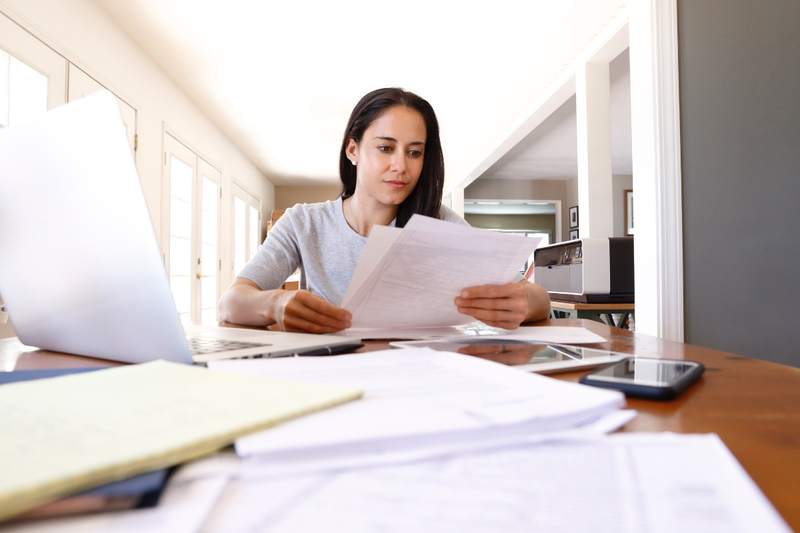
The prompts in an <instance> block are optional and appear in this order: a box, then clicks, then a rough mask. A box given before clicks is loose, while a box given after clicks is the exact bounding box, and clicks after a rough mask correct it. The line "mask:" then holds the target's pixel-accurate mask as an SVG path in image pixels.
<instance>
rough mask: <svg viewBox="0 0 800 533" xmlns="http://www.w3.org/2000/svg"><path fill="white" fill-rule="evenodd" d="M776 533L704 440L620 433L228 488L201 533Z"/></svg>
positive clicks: (739, 475)
mask: <svg viewBox="0 0 800 533" xmlns="http://www.w3.org/2000/svg"><path fill="white" fill-rule="evenodd" d="M331 527H334V529H336V530H337V531H348V532H350V533H356V532H362V531H363V532H372V531H381V532H384V533H392V532H395V531H396V532H402V533H406V532H408V531H426V532H440V531H441V532H447V533H449V532H453V531H458V532H460V533H469V532H496V531H502V532H504V533H514V532H525V533H528V532H530V531H547V532H550V533H558V532H575V531H592V532H596V533H603V532H608V533H618V532H623V533H625V532H630V533H640V532H644V533H662V532H663V533H673V532H675V531H680V532H682V533H683V532H697V533H715V532H717V533H737V532H740V533H749V532H753V531H758V532H761V533H771V532H787V531H789V528H788V527H787V525H786V524H785V523H784V522H783V521H782V519H781V518H780V516H779V515H778V514H777V512H776V511H775V509H774V508H773V507H772V506H771V505H770V503H769V502H768V501H767V499H766V498H765V497H764V495H763V494H762V493H761V492H760V491H759V489H758V487H756V485H755V484H754V483H753V482H752V480H751V479H750V478H749V477H748V476H747V474H746V473H745V472H744V470H743V469H742V468H741V466H740V465H739V464H738V463H737V462H736V460H735V458H734V457H733V455H731V453H730V452H729V451H728V450H727V448H726V447H725V446H724V445H723V444H722V442H721V441H720V440H719V438H718V437H716V435H672V434H632V435H618V436H612V437H607V438H603V439H595V440H585V441H577V442H551V443H546V444H535V445H517V446H509V447H507V448H505V449H503V450H491V451H490V452H488V453H470V454H458V455H453V456H449V457H446V458H442V459H438V460H431V461H421V462H417V463H413V464H405V465H399V466H392V467H378V468H370V469H361V470H353V471H345V472H339V473H325V474H315V475H306V476H289V477H274V478H263V479H245V478H238V479H233V480H232V481H231V483H229V485H228V486H227V487H226V489H225V491H224V492H223V494H222V495H221V496H220V498H219V500H218V501H217V504H216V505H215V506H214V509H213V511H212V512H211V513H210V515H209V518H208V521H207V522H206V524H205V527H204V531H231V532H239V531H281V532H306V531H328V530H330V529H331Z"/></svg>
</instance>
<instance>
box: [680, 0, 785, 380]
mask: <svg viewBox="0 0 800 533" xmlns="http://www.w3.org/2000/svg"><path fill="white" fill-rule="evenodd" d="M678 33H679V38H678V50H679V54H680V105H681V143H682V147H681V150H682V172H683V223H684V229H683V235H684V275H685V278H684V279H685V304H686V307H685V309H686V311H685V319H686V322H685V324H686V339H687V341H688V342H691V343H694V344H701V345H706V346H711V347H714V348H718V349H723V350H729V351H733V352H738V353H741V354H745V355H749V356H753V357H758V358H762V359H768V360H772V361H777V362H782V363H787V364H792V365H795V366H800V289H798V287H800V223H798V221H799V220H800V217H798V213H800V2H798V1H797V0H763V1H753V0H702V1H698V0H679V1H678Z"/></svg>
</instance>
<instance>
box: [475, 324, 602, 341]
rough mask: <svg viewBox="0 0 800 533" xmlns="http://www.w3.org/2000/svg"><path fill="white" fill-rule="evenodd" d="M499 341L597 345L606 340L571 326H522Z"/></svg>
mask: <svg viewBox="0 0 800 533" xmlns="http://www.w3.org/2000/svg"><path fill="white" fill-rule="evenodd" d="M491 338H493V339H498V340H519V341H530V342H546V343H552V344H595V343H598V342H606V339H604V338H603V337H601V336H600V335H598V334H597V333H594V332H592V331H590V330H588V329H586V328H580V327H571V326H530V327H528V326H522V327H519V328H517V329H512V330H509V331H506V332H503V333H499V334H497V335H492V337H491Z"/></svg>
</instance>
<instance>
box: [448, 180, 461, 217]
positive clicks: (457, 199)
mask: <svg viewBox="0 0 800 533" xmlns="http://www.w3.org/2000/svg"><path fill="white" fill-rule="evenodd" d="M449 194H450V198H451V201H452V205H450V208H451V209H452V210H453V211H455V212H456V213H458V214H459V215H460V216H462V217H463V216H464V187H458V186H456V187H453V188H452V189H451V190H450V193H449Z"/></svg>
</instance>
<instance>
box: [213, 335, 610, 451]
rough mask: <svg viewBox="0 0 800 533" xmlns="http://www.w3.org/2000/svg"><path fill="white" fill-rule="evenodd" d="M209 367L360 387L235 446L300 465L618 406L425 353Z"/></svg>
mask: <svg viewBox="0 0 800 533" xmlns="http://www.w3.org/2000/svg"><path fill="white" fill-rule="evenodd" d="M210 366H211V367H212V368H214V369H221V370H227V371H234V372H242V373H247V374H249V375H264V376H272V377H276V378H277V377H280V378H284V379H291V380H297V381H302V382H305V383H311V384H316V383H327V384H348V385H358V386H360V387H363V389H364V390H365V394H364V397H363V399H362V400H361V401H359V402H354V403H352V404H351V405H345V406H340V407H337V408H333V409H330V410H328V411H327V412H325V413H324V416H318V415H316V414H312V415H309V416H307V417H303V418H302V419H298V420H294V421H289V422H287V423H285V424H282V425H281V426H279V427H276V428H273V429H272V430H270V431H268V432H260V433H256V434H253V435H250V436H247V437H245V438H242V439H239V440H238V441H237V442H236V450H237V453H239V455H241V456H251V455H259V456H260V458H261V459H262V460H267V459H271V460H274V461H275V462H283V463H286V462H289V461H304V460H305V459H307V458H308V457H310V456H311V454H319V455H330V454H336V455H338V456H339V457H342V456H343V455H349V456H355V457H358V456H363V455H365V454H366V453H367V452H370V451H374V450H376V449H388V450H392V449H403V450H409V449H411V448H413V447H416V446H423V445H425V446H428V445H431V444H435V445H437V446H444V445H446V443H447V442H461V441H462V440H463V439H464V438H469V437H474V438H479V437H480V436H481V435H483V434H484V432H485V431H486V430H487V429H491V428H501V429H502V431H503V432H508V433H509V434H515V435H532V434H536V433H542V432H546V431H557V430H563V429H567V428H572V427H576V426H579V425H581V424H585V423H588V422H589V421H592V420H596V419H597V418H598V417H600V416H602V415H604V414H607V413H609V412H612V411H615V410H617V409H618V408H620V407H622V406H623V405H624V403H625V399H624V396H623V395H622V394H621V393H619V392H617V391H609V390H601V389H596V388H592V387H586V386H583V385H578V384H575V383H567V382H563V381H558V380H554V379H551V378H546V377H544V376H538V375H534V374H527V373H523V372H519V371H518V370H514V369H512V368H509V367H507V366H505V365H501V364H499V363H493V362H490V361H486V360H482V359H478V358H475V357H469V356H465V355H458V354H453V353H449V352H436V351H433V350H429V349H406V350H384V351H379V352H369V353H364V354H352V355H344V356H337V357H327V358H324V359H321V358H294V359H272V360H248V361H221V362H217V363H212V364H211V365H210ZM370 453H371V452H370Z"/></svg>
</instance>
